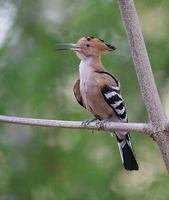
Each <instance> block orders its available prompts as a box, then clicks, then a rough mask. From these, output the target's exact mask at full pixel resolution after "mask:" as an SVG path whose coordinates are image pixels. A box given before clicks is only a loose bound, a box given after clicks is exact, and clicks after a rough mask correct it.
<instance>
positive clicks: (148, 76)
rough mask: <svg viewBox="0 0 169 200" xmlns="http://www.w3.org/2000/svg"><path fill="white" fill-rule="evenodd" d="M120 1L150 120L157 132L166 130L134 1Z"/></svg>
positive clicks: (165, 119) (165, 120)
mask: <svg viewBox="0 0 169 200" xmlns="http://www.w3.org/2000/svg"><path fill="white" fill-rule="evenodd" d="M118 1H119V7H120V10H121V14H122V17H123V22H124V25H125V28H126V32H127V35H128V39H129V44H130V49H131V53H132V57H133V61H134V64H135V69H136V73H137V77H138V80H139V85H140V89H141V93H142V96H143V99H144V103H145V106H146V109H147V112H148V116H149V119H150V121H151V123H152V126H153V128H154V131H155V132H157V131H160V130H164V127H165V124H166V122H167V118H166V116H165V114H164V111H163V108H162V105H161V101H160V98H159V95H158V91H157V88H156V84H155V81H154V77H153V73H152V70H151V64H150V61H149V58H148V54H147V50H146V47H145V43H144V38H143V35H142V32H141V28H140V24H139V20H138V15H137V11H136V9H135V5H134V1H133V0H118Z"/></svg>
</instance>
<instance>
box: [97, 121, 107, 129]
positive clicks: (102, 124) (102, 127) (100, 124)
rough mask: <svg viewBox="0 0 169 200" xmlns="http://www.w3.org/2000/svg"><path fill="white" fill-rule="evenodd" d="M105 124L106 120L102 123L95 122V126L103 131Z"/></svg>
mask: <svg viewBox="0 0 169 200" xmlns="http://www.w3.org/2000/svg"><path fill="white" fill-rule="evenodd" d="M107 122H108V120H107V119H104V120H102V121H99V122H97V123H96V125H97V126H98V127H99V129H104V128H105V125H106V123H107Z"/></svg>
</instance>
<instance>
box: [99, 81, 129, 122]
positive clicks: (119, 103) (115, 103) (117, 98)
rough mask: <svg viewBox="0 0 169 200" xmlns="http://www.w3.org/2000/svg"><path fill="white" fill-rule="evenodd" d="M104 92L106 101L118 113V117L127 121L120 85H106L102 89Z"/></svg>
mask: <svg viewBox="0 0 169 200" xmlns="http://www.w3.org/2000/svg"><path fill="white" fill-rule="evenodd" d="M102 94H103V96H104V98H105V100H106V102H107V103H108V104H109V106H110V107H111V108H112V109H113V111H114V112H115V114H116V115H117V117H118V119H120V120H121V121H123V122H127V121H128V118H127V113H126V108H125V105H124V101H123V98H122V96H121V94H120V87H119V86H112V87H110V86H108V85H106V86H105V87H104V89H103V90H102Z"/></svg>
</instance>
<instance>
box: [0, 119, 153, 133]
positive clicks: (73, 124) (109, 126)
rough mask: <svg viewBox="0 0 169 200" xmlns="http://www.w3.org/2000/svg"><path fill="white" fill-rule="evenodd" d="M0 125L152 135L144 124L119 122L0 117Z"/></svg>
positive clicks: (148, 127)
mask: <svg viewBox="0 0 169 200" xmlns="http://www.w3.org/2000/svg"><path fill="white" fill-rule="evenodd" d="M0 122H1V123H9V124H20V125H30V126H42V127H58V128H72V129H88V130H102V131H108V132H111V131H112V132H113V131H115V130H116V131H118V130H120V131H136V132H140V133H145V134H149V135H151V134H152V130H151V128H150V126H149V125H148V124H145V123H121V122H107V123H105V124H104V127H102V126H101V124H100V123H97V122H91V123H90V124H88V125H86V126H83V125H82V122H77V121H61V120H49V119H35V118H24V117H13V116H5V115H0Z"/></svg>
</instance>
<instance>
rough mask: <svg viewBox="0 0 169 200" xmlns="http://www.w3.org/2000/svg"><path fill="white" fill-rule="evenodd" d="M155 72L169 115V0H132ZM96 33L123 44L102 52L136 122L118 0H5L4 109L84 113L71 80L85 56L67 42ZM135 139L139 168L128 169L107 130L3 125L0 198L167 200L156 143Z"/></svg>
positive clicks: (0, 21)
mask: <svg viewBox="0 0 169 200" xmlns="http://www.w3.org/2000/svg"><path fill="white" fill-rule="evenodd" d="M135 3H136V7H137V10H138V14H139V17H140V22H141V26H142V30H143V33H144V37H145V41H146V45H147V49H148V52H149V56H150V60H151V63H152V68H153V72H154V76H155V80H156V83H157V86H158V90H159V92H160V96H161V99H162V101H163V105H164V108H165V110H166V113H167V115H168V116H169V78H168V77H169V64H168V63H169V35H168V33H169V12H168V9H169V1H168V0H161V1H157V0H149V1H146V0H142V1H139V0H136V1H135ZM83 36H95V37H99V38H102V39H104V40H105V41H106V42H107V43H110V44H113V45H115V46H116V47H117V50H116V51H115V52H114V53H112V54H109V55H104V56H103V59H102V60H103V63H104V65H105V66H106V68H107V69H108V70H109V71H110V72H111V73H114V74H115V75H116V76H117V77H118V78H119V80H120V81H121V85H122V94H123V96H124V98H125V101H126V106H127V109H128V115H129V121H130V122H147V114H146V111H145V108H144V104H143V101H142V97H141V95H140V91H139V86H138V82H137V78H136V74H135V71H134V66H133V62H132V59H131V55H130V51H129V46H128V41H127V38H126V34H125V31H124V28H123V24H122V20H121V16H120V12H119V8H118V4H117V1H116V0H107V1H102V0H85V1H84V0H83V1H78V0H48V1H45V0H36V1H35V0H29V1H28V0H0V114H4V115H14V116H24V117H35V118H48V119H62V120H85V119H89V118H91V116H90V115H89V114H88V113H87V112H86V111H85V110H84V109H83V108H81V107H80V105H78V103H77V102H76V100H75V98H74V97H73V92H72V87H73V83H74V80H75V79H76V78H77V77H78V65H79V60H78V59H77V58H76V56H75V54H74V53H73V52H58V51H56V47H57V44H58V43H61V42H71V43H72V42H76V41H77V40H78V39H79V38H80V37H83ZM132 139H133V143H134V146H135V151H136V154H137V158H138V161H139V165H140V170H139V171H138V172H127V171H125V170H124V169H123V167H122V164H121V160H120V156H119V152H118V147H117V144H116V141H115V138H112V137H111V136H110V135H109V134H104V133H102V132H97V131H96V132H95V133H92V132H91V131H80V130H69V129H54V128H38V127H30V126H29V127H28V126H17V125H4V124H1V125H0V200H80V199H81V200H86V199H88V200H98V199H100V200H110V199H113V200H129V199H130V200H132V199H134V200H140V199H143V198H144V200H151V199H153V200H166V199H168V198H169V190H168V188H169V181H168V175H167V172H166V170H165V166H164V164H163V161H162V158H161V155H160V152H159V149H158V147H157V145H156V144H155V142H154V141H153V140H152V139H151V138H149V137H148V136H145V135H139V134H133V133H132Z"/></svg>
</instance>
